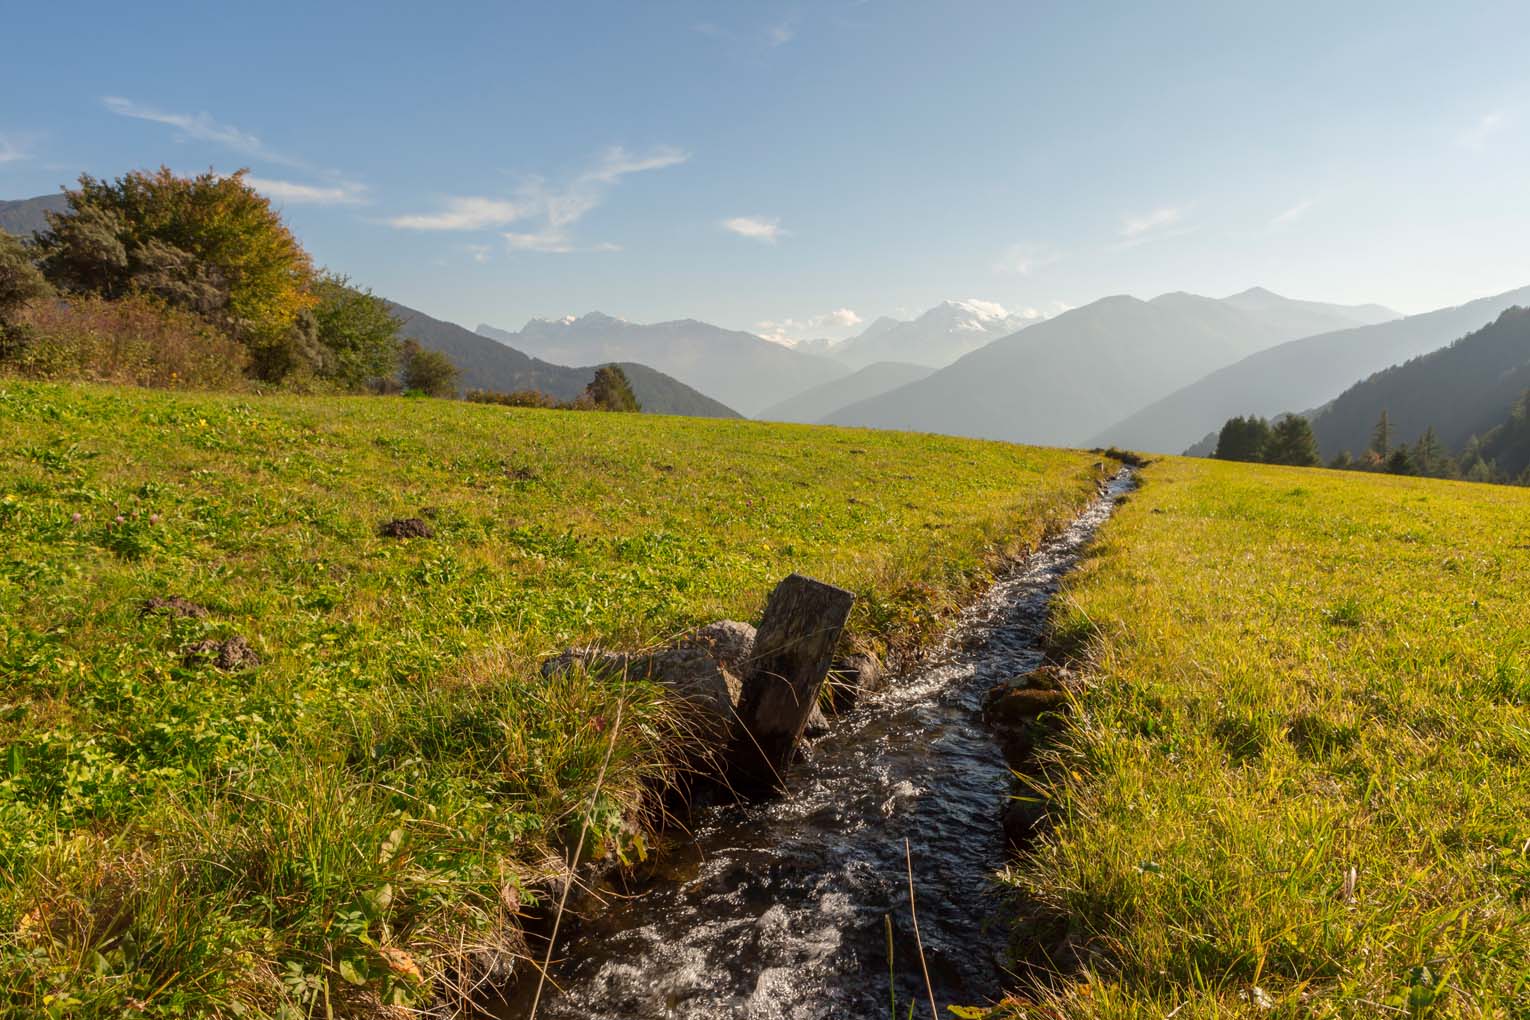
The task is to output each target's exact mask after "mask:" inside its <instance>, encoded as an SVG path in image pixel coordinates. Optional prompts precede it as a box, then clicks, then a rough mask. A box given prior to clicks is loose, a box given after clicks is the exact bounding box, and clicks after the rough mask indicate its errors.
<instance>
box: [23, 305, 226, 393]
mask: <svg viewBox="0 0 1530 1020" xmlns="http://www.w3.org/2000/svg"><path fill="white" fill-rule="evenodd" d="M16 325H17V335H18V336H19V338H20V339H19V342H16V343H13V344H10V345H7V346H6V347H5V348H4V349H0V365H3V366H4V367H5V368H6V369H7V370H9V371H12V372H15V373H17V374H20V375H25V376H30V377H32V378H36V379H84V380H90V381H94V382H109V383H120V384H127V385H134V386H154V387H161V388H177V389H182V388H183V389H209V390H231V389H240V388H242V387H243V386H244V385H245V378H244V370H245V367H246V365H247V364H248V361H249V355H248V353H247V352H246V351H245V349H244V348H243V347H242V346H241V345H240V344H238V343H236V342H235V341H233V340H231V339H229V338H228V337H226V336H224V335H223V334H222V333H220V332H219V331H218V330H216V329H214V328H213V327H212V326H210V325H209V324H208V323H207V322H205V321H204V320H202V319H199V318H198V317H197V316H195V315H192V314H190V313H188V312H183V311H179V310H176V309H173V308H168V307H166V306H165V305H163V304H162V303H160V302H158V301H155V300H154V299H152V298H148V297H144V296H135V297H129V298H124V299H123V300H121V301H107V300H105V299H103V298H98V297H75V298H70V299H68V300H46V299H45V300H42V301H35V302H33V303H32V304H30V305H28V306H27V307H26V308H25V309H23V310H22V312H21V313H19V315H18V316H17V323H16Z"/></svg>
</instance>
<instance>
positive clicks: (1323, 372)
mask: <svg viewBox="0 0 1530 1020" xmlns="http://www.w3.org/2000/svg"><path fill="white" fill-rule="evenodd" d="M1527 303H1530V287H1524V288H1521V289H1519V290H1513V291H1509V292H1507V293H1504V294H1497V295H1494V296H1493V297H1487V298H1479V299H1478V300H1476V301H1470V302H1467V303H1466V304H1463V305H1457V306H1454V307H1452V308H1441V309H1438V310H1436V311H1433V312H1426V313H1423V314H1421V315H1410V316H1408V317H1407V318H1403V319H1397V320H1394V321H1392V322H1384V323H1378V324H1375V325H1370V326H1361V327H1356V328H1352V329H1341V330H1337V331H1333V332H1326V333H1320V334H1317V335H1315V336H1308V337H1303V338H1301V339H1298V340H1293V341H1291V342H1288V343H1284V344H1281V345H1279V346H1277V347H1272V348H1270V349H1268V350H1264V351H1260V352H1258V353H1255V354H1252V355H1250V356H1249V357H1247V358H1245V359H1244V360H1242V361H1239V362H1237V363H1235V364H1232V365H1228V366H1226V367H1222V368H1219V369H1216V370H1213V371H1211V372H1210V374H1207V375H1206V376H1205V377H1204V378H1202V379H1198V380H1195V381H1194V382H1191V383H1190V384H1189V385H1187V386H1185V387H1183V388H1182V389H1179V390H1177V391H1176V392H1174V393H1172V394H1169V395H1166V396H1165V397H1163V399H1161V400H1157V401H1155V402H1153V403H1152V404H1150V405H1149V406H1147V407H1145V408H1142V409H1141V410H1138V411H1136V412H1134V413H1131V414H1128V415H1124V416H1122V417H1121V418H1120V420H1118V421H1117V422H1116V423H1115V424H1113V425H1110V426H1108V427H1106V428H1104V429H1102V430H1100V431H1098V432H1096V433H1094V434H1092V435H1091V436H1089V437H1088V441H1089V444H1090V445H1102V446H1109V445H1111V444H1116V445H1126V446H1131V447H1132V448H1134V449H1139V450H1147V451H1151V452H1155V453H1179V452H1181V451H1183V450H1185V449H1186V448H1187V447H1190V448H1191V449H1192V451H1193V452H1209V451H1206V450H1205V447H1204V444H1203V443H1202V442H1201V441H1202V440H1203V438H1204V437H1205V436H1206V435H1207V433H1209V432H1214V431H1215V430H1217V429H1219V428H1220V427H1221V425H1222V423H1223V422H1224V421H1226V420H1227V419H1228V418H1232V417H1235V416H1237V415H1248V414H1254V415H1259V416H1261V417H1266V418H1268V417H1273V416H1274V415H1278V414H1282V413H1284V412H1300V411H1304V410H1307V409H1310V408H1315V407H1320V406H1322V405H1323V404H1325V403H1327V402H1328V401H1330V400H1332V399H1333V398H1334V397H1336V396H1338V395H1339V393H1340V392H1341V391H1343V389H1344V388H1345V387H1346V386H1348V385H1350V384H1351V383H1353V382H1355V381H1356V380H1359V379H1364V378H1365V377H1366V376H1368V375H1370V374H1371V373H1373V372H1378V371H1380V370H1381V369H1384V368H1387V367H1388V366H1391V365H1396V364H1398V363H1400V362H1403V361H1406V360H1408V359H1409V358H1413V357H1417V356H1418V355H1420V354H1427V353H1428V352H1430V351H1433V350H1436V349H1438V348H1441V347H1444V346H1445V345H1446V344H1448V343H1450V342H1451V341H1452V340H1455V339H1457V338H1458V337H1461V336H1464V335H1465V334H1467V333H1469V332H1471V331H1472V330H1475V329H1478V328H1480V327H1481V326H1482V325H1483V324H1484V323H1487V322H1491V321H1492V320H1493V319H1495V318H1496V317H1497V316H1498V315H1499V313H1501V312H1502V311H1503V310H1504V309H1505V308H1508V307H1510V306H1512V305H1516V304H1527ZM1192 444H1196V445H1193V446H1192Z"/></svg>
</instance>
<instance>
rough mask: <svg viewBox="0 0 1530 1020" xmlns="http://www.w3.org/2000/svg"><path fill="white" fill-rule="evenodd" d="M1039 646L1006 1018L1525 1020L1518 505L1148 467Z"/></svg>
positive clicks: (1528, 843)
mask: <svg viewBox="0 0 1530 1020" xmlns="http://www.w3.org/2000/svg"><path fill="white" fill-rule="evenodd" d="M1055 625H1056V628H1057V632H1058V635H1059V638H1060V641H1061V643H1062V644H1064V645H1065V646H1067V645H1070V644H1071V646H1073V647H1082V648H1083V649H1085V655H1086V661H1087V665H1088V676H1089V685H1088V687H1087V689H1085V690H1084V691H1083V692H1082V693H1081V695H1080V697H1079V701H1078V712H1077V713H1076V714H1075V716H1074V722H1073V724H1072V727H1071V730H1070V734H1069V736H1068V737H1067V739H1066V741H1065V743H1064V745H1063V746H1062V749H1061V750H1060V752H1059V758H1058V760H1057V765H1058V766H1060V767H1056V768H1054V769H1053V770H1052V772H1051V774H1052V776H1053V777H1054V778H1053V781H1052V785H1051V787H1050V789H1049V790H1048V793H1049V794H1050V796H1051V797H1052V798H1053V801H1054V808H1055V815H1056V818H1057V819H1058V821H1057V826H1056V828H1055V829H1054V830H1053V832H1052V835H1051V836H1050V837H1049V838H1048V839H1047V840H1045V841H1043V842H1042V843H1041V844H1039V845H1038V846H1037V847H1036V848H1035V850H1034V851H1033V852H1032V853H1031V855H1030V856H1029V857H1028V858H1026V859H1025V860H1023V861H1022V862H1021V863H1020V865H1019V866H1017V867H1016V869H1015V870H1014V871H1013V873H1012V874H1011V875H1010V880H1011V881H1012V882H1013V883H1014V884H1015V885H1016V886H1018V887H1020V889H1021V890H1022V891H1023V895H1024V898H1025V899H1027V900H1029V901H1031V902H1033V903H1037V904H1040V905H1042V906H1043V907H1044V908H1045V912H1046V914H1047V915H1048V917H1049V921H1048V923H1049V924H1050V925H1051V926H1052V927H1053V930H1054V931H1056V930H1063V931H1066V932H1067V933H1068V936H1069V940H1070V942H1071V945H1072V947H1073V948H1074V950H1075V951H1076V952H1077V953H1078V954H1080V955H1081V956H1082V957H1083V959H1084V960H1085V961H1086V966H1085V968H1084V970H1083V972H1082V973H1080V974H1078V975H1076V976H1075V977H1074V978H1072V979H1070V980H1069V981H1067V982H1066V983H1064V984H1062V985H1060V986H1059V988H1058V990H1057V991H1056V992H1055V994H1053V995H1052V996H1050V997H1049V998H1044V999H1043V1000H1042V1001H1040V1002H1039V1003H1033V1004H1031V1005H1029V1006H1024V1007H1017V1009H1016V1013H1017V1015H1026V1016H1046V1017H1059V1016H1068V1017H1095V1018H1112V1020H1114V1018H1126V1017H1134V1018H1135V1017H1166V1016H1173V1017H1176V1018H1178V1020H1192V1018H1200V1017H1224V1016H1261V1017H1361V1016H1364V1017H1426V1016H1427V1017H1462V1018H1477V1017H1505V1018H1506V1017H1524V1016H1530V492H1527V491H1525V490H1522V489H1509V488H1500V487H1491V486H1486V485H1472V484H1466V483H1458V482H1441V481H1431V480H1422V479H1411V478H1397V477H1392V476H1386V475H1359V474H1348V473H1343V474H1341V473H1336V472H1330V471H1323V470H1300V469H1289V468H1273V467H1263V466H1257V465H1244V464H1229V463H1222V462H1214V461H1191V460H1181V459H1170V460H1165V461H1162V462H1159V463H1157V464H1155V465H1153V466H1152V467H1150V468H1149V469H1148V470H1147V471H1146V473H1145V484H1144V486H1143V488H1142V489H1141V490H1140V492H1138V493H1137V494H1135V495H1134V496H1133V497H1132V498H1131V499H1130V500H1129V501H1128V502H1127V503H1126V504H1125V505H1124V506H1122V508H1121V509H1120V511H1119V512H1118V514H1117V516H1116V518H1115V519H1114V520H1112V521H1111V522H1110V524H1109V525H1107V527H1106V529H1105V531H1104V533H1103V537H1102V539H1101V541H1100V542H1099V544H1098V545H1097V546H1096V547H1095V549H1094V551H1093V553H1092V555H1091V556H1089V557H1088V558H1086V560H1085V562H1084V563H1083V565H1082V566H1081V567H1080V569H1079V570H1078V572H1077V573H1076V574H1074V575H1073V577H1072V578H1071V579H1070V582H1069V583H1068V584H1067V587H1066V591H1065V593H1064V596H1063V597H1062V598H1061V599H1060V601H1059V604H1058V606H1057V609H1056V617H1055ZM1026 934H1027V933H1026V932H1025V931H1022V932H1021V933H1020V935H1021V937H1024V936H1025V935H1026Z"/></svg>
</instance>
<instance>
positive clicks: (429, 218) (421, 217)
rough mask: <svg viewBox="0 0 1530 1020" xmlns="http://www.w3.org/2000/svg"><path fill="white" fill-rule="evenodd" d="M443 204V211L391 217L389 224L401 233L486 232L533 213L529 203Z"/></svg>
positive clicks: (466, 198) (468, 199)
mask: <svg viewBox="0 0 1530 1020" xmlns="http://www.w3.org/2000/svg"><path fill="white" fill-rule="evenodd" d="M443 205H444V206H445V208H444V209H441V210H439V211H437V212H433V213H410V214H407V215H404V216H394V217H393V218H392V219H390V220H388V223H389V225H390V226H394V227H398V228H399V229H400V230H486V229H488V228H490V227H503V226H507V225H509V224H511V223H514V222H515V221H516V220H519V219H522V218H524V217H526V216H529V215H531V214H532V213H533V212H535V211H536V207H535V206H534V205H532V204H531V203H529V202H512V201H509V200H507V199H502V198H480V197H478V196H475V195H463V196H457V197H452V198H448V199H446V201H445V202H444V203H443Z"/></svg>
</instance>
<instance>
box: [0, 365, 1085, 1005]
mask: <svg viewBox="0 0 1530 1020" xmlns="http://www.w3.org/2000/svg"><path fill="white" fill-rule="evenodd" d="M1101 470H1103V467H1102V466H1100V465H1099V464H1098V458H1096V457H1094V456H1091V455H1088V454H1083V453H1077V452H1065V451H1055V450H1040V449H1031V448H1024V447H1017V446H1010V445H1005V444H999V443H986V442H979V441H973V440H962V439H950V438H941V437H932V436H916V435H906V434H893V433H872V432H864V431H855V430H835V429H821V428H820V429H814V428H808V427H799V426H785V425H765V424H757V423H750V422H742V421H707V420H693V419H680V418H656V417H650V416H638V415H619V414H596V413H573V412H559V411H539V410H520V409H509V408H500V407H492V406H480V405H472V404H464V403H460V402H449V401H437V400H427V399H405V398H377V397H358V398H303V397H267V398H255V397H249V396H234V395H222V396H197V395H187V394H177V393H165V392H152V391H145V390H130V389H109V388H101V387H91V386H62V385H46V384H30V383H19V382H14V381H0V536H3V540H4V545H3V548H4V552H3V556H0V671H3V686H0V996H3V998H0V1002H4V1003H5V1004H6V1006H7V1007H8V1010H9V1013H10V1015H14V1016H17V1017H22V1016H25V1017H35V1016H42V1015H53V1016H70V1017H105V1016H111V1017H119V1016H127V1015H137V1012H138V1011H145V1012H147V1013H150V1014H152V1015H187V1016H203V1015H219V1016H236V1015H245V1016H324V1015H327V1014H329V1013H333V1014H335V1015H347V1014H350V1015H356V1014H370V1013H373V1012H375V1011H376V1010H377V1009H378V1008H379V1007H381V1006H384V1005H387V1004H393V1005H400V1006H404V1005H410V1004H414V1005H419V1004H422V1003H424V1002H426V1001H428V1000H429V999H430V998H431V997H432V996H433V995H435V994H437V993H439V992H440V991H441V990H442V986H441V981H442V978H441V975H442V973H443V971H442V967H443V966H445V965H446V964H447V963H450V962H451V961H454V960H461V959H463V958H464V954H465V953H467V952H470V951H471V950H474V949H487V950H490V951H491V952H493V951H500V952H515V951H516V949H517V944H516V942H515V938H514V934H515V932H514V928H513V926H512V925H509V924H508V923H507V917H508V913H509V911H510V909H511V907H513V905H514V904H515V903H516V902H517V901H518V900H520V899H522V898H524V897H530V896H532V895H534V888H535V882H536V880H537V879H538V878H540V877H541V876H544V875H547V874H549V873H552V872H557V871H560V870H561V869H562V868H563V867H564V864H563V861H564V857H565V854H566V851H567V850H568V844H569V843H570V842H571V841H572V837H571V833H576V832H578V831H580V830H581V829H582V828H584V827H585V826H588V829H589V831H590V833H592V841H593V842H594V843H595V844H596V845H597V846H598V852H600V853H612V854H617V855H620V856H621V857H622V858H623V859H632V858H634V857H636V856H641V855H642V854H643V853H644V852H645V849H646V841H647V840H648V838H649V837H650V835H651V834H649V833H645V832H643V831H642V830H641V829H636V830H635V829H634V828H633V827H632V825H631V819H632V817H633V814H634V810H635V804H636V802H637V800H638V798H639V791H640V789H641V788H642V787H643V786H644V784H649V785H652V784H656V783H662V782H663V781H664V778H665V776H664V771H665V769H666V767H667V760H668V759H667V757H666V753H667V752H666V746H665V743H666V740H668V739H670V737H671V736H672V733H671V730H670V728H669V726H668V720H667V719H666V717H665V710H664V708H663V707H662V704H661V702H660V699H659V698H658V697H657V696H656V694H655V692H654V691H653V690H651V689H648V688H645V687H642V686H639V685H635V684H628V685H624V686H621V687H620V688H618V687H616V686H613V685H612V684H610V683H603V682H597V681H593V680H590V679H587V678H580V677H570V678H563V679H560V680H556V681H544V680H542V679H541V678H540V677H539V676H538V675H537V672H536V667H537V665H538V663H539V661H540V659H541V658H542V657H543V656H545V655H547V654H549V653H552V652H554V651H556V650H558V649H559V648H561V647H563V646H565V645H567V644H569V643H573V642H581V641H586V640H593V639H599V640H603V641H607V642H613V643H617V644H621V645H626V646H641V645H645V644H648V643H651V642H654V641H656V640H658V639H661V638H664V637H666V636H669V635H672V634H674V633H676V632H678V631H680V630H682V629H684V628H686V627H688V626H691V625H694V624H697V623H701V622H705V621H709V620H712V619H717V618H722V617H733V618H741V619H754V618H755V617H756V616H757V614H758V612H759V610H760V608H761V607H762V605H763V602H764V598H765V595H766V593H767V592H768V591H769V590H770V588H771V587H772V586H773V585H774V583H775V582H776V581H777V580H779V579H780V578H781V577H783V576H784V575H786V574H788V573H790V572H791V571H794V570H797V571H802V572H804V573H808V574H811V575H814V576H817V577H820V578H822V579H824V580H827V581H831V582H834V583H837V584H840V585H844V586H846V587H849V588H851V589H852V590H854V591H855V592H857V593H858V595H859V596H860V598H859V601H858V603H857V606H856V610H855V615H854V617H853V619H852V632H853V635H854V637H855V638H856V639H857V640H859V641H861V642H865V643H869V644H871V645H874V646H878V647H880V648H881V650H882V651H884V652H888V651H893V652H896V651H897V650H898V649H899V648H904V647H909V646H912V645H915V644H918V643H919V642H920V641H922V640H924V639H926V638H928V637H930V636H931V635H933V634H934V633H935V632H936V631H937V629H938V628H939V626H940V624H941V621H942V618H943V616H944V615H946V614H947V613H948V612H949V611H950V610H952V609H953V608H954V607H956V606H957V605H959V604H960V603H961V602H962V601H963V600H964V598H965V597H967V595H968V594H970V592H971V591H972V590H973V589H974V588H976V587H977V586H979V585H981V584H982V583H983V582H984V581H985V579H987V578H988V577H989V576H990V572H991V569H992V568H993V567H994V566H996V565H997V564H998V563H999V562H1000V561H1002V560H1003V559H1004V558H1006V557H1009V556H1012V555H1014V554H1017V553H1020V552H1023V551H1024V550H1025V549H1026V548H1028V547H1029V546H1031V545H1033V544H1034V543H1035V542H1036V541H1038V540H1039V539H1040V537H1041V536H1042V535H1043V533H1044V532H1046V531H1047V530H1048V529H1050V528H1053V527H1055V526H1057V525H1059V524H1061V523H1063V522H1066V521H1067V520H1068V519H1069V518H1071V517H1072V516H1073V514H1074V513H1075V512H1076V511H1077V510H1078V509H1079V508H1080V507H1082V506H1083V505H1084V503H1086V502H1087V500H1088V499H1089V498H1090V497H1091V496H1092V495H1093V492H1094V489H1095V485H1096V483H1097V479H1098V477H1099V474H1100V471H1101ZM399 518H418V519H419V521H421V522H423V523H424V524H425V526H426V529H427V530H428V531H429V532H431V534H430V536H429V537H405V538H395V537H387V536H385V535H383V534H380V528H381V526H382V525H384V524H385V523H386V522H388V521H390V520H394V519H399ZM151 600H170V601H157V602H156V601H151ZM175 600H182V601H175ZM234 638H239V639H242V642H241V641H234V642H232V643H228V642H230V639H234ZM619 714H620V716H621V718H622V719H623V725H622V726H621V727H620V728H619V729H617V728H616V727H613V726H611V725H609V723H610V722H611V721H613V720H615V719H616V718H617V717H618V715H619ZM613 733H614V734H615V736H614V746H613ZM608 749H609V750H610V751H611V753H612V758H611V764H610V771H609V773H608V775H607V776H606V778H605V782H604V784H603V785H602V787H601V792H600V796H599V797H598V798H593V800H592V797H591V794H592V792H593V786H594V780H595V776H596V774H597V772H598V770H599V767H600V764H601V762H602V760H603V759H604V757H605V755H606V753H607V751H608Z"/></svg>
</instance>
